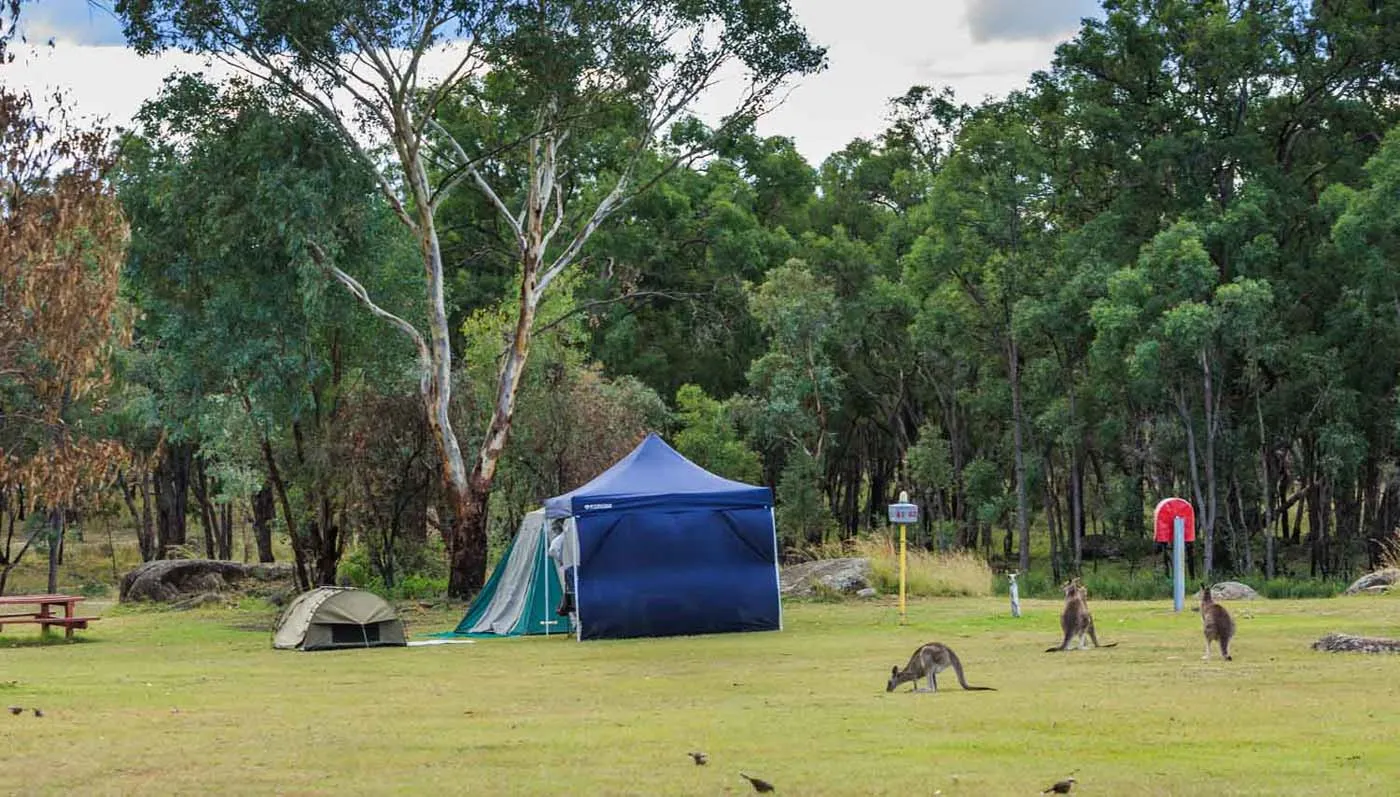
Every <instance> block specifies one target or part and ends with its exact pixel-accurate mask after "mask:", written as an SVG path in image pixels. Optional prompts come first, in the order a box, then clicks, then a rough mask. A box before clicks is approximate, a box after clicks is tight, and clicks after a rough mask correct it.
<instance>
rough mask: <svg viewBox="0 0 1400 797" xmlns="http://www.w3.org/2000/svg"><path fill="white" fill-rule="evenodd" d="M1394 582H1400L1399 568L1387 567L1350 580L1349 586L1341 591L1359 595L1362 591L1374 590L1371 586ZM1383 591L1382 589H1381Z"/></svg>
mask: <svg viewBox="0 0 1400 797" xmlns="http://www.w3.org/2000/svg"><path fill="white" fill-rule="evenodd" d="M1396 582H1400V568H1395V567H1387V568H1386V569H1384V570H1377V571H1376V572H1374V573H1367V574H1366V575H1364V576H1362V577H1361V578H1358V579H1357V580H1355V581H1353V582H1351V586H1350V587H1347V588H1346V589H1345V590H1343V591H1342V594H1343V595H1359V594H1361V593H1362V592H1374V591H1373V590H1372V589H1371V588H1372V587H1390V586H1393V585H1394V584H1395V583H1396ZM1382 591H1383V590H1382Z"/></svg>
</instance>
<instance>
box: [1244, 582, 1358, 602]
mask: <svg viewBox="0 0 1400 797" xmlns="http://www.w3.org/2000/svg"><path fill="white" fill-rule="evenodd" d="M1346 588H1347V583H1346V582H1345V581H1336V580H1333V579H1325V578H1271V579H1269V580H1268V581H1265V582H1264V585H1263V586H1262V587H1260V588H1259V594H1260V595H1262V596H1264V597H1266V598H1332V597H1336V596H1337V595H1340V594H1341V593H1342V590H1345V589H1346Z"/></svg>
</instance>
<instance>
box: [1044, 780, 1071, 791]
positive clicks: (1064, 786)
mask: <svg viewBox="0 0 1400 797" xmlns="http://www.w3.org/2000/svg"><path fill="white" fill-rule="evenodd" d="M1072 788H1074V778H1065V779H1064V780H1062V781H1060V782H1059V783H1056V784H1055V785H1054V786H1051V787H1050V788H1048V789H1046V790H1045V791H1042V792H1041V794H1069V790H1070V789H1072Z"/></svg>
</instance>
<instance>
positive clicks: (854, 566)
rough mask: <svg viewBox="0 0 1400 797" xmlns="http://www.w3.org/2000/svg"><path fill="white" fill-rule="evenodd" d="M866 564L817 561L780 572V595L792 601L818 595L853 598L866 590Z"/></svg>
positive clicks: (858, 560)
mask: <svg viewBox="0 0 1400 797" xmlns="http://www.w3.org/2000/svg"><path fill="white" fill-rule="evenodd" d="M871 578H872V571H871V569H870V560H869V559H864V558H859V557H856V558H846V559H818V560H816V561H814V562H802V563H801V564H795V565H791V566H789V567H785V568H783V569H782V572H781V573H780V574H779V582H780V584H781V592H782V594H784V595H792V596H794V597H810V596H811V595H814V594H816V593H818V592H836V593H840V594H842V595H855V594H857V593H859V592H860V591H861V590H863V589H865V588H866V587H869V586H870V580H871Z"/></svg>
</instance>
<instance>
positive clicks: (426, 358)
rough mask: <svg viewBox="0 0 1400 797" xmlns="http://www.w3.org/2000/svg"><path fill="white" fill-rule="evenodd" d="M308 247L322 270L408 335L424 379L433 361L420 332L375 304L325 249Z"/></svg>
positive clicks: (311, 244)
mask: <svg viewBox="0 0 1400 797" xmlns="http://www.w3.org/2000/svg"><path fill="white" fill-rule="evenodd" d="M308 247H309V249H310V251H311V259H312V260H315V261H316V265H318V266H320V267H321V269H322V270H323V271H325V272H326V273H327V274H329V275H331V276H332V277H334V278H335V279H336V281H337V282H339V283H340V284H342V285H344V286H345V288H346V289H347V290H349V291H350V293H351V294H353V295H354V296H355V298H356V299H359V300H360V303H361V304H363V305H364V306H365V307H367V308H368V309H369V311H370V312H371V313H373V314H375V315H377V316H379V317H380V318H382V319H384V320H385V321H388V322H389V323H391V324H393V325H394V326H396V327H398V328H399V329H400V330H401V331H402V332H403V333H404V334H405V335H408V337H409V338H410V339H411V340H412V341H413V345H414V346H415V347H417V349H418V362H419V364H420V365H422V366H423V379H425V380H426V379H427V378H428V375H429V374H430V373H431V370H432V364H433V361H432V357H431V355H430V354H429V351H428V344H427V342H426V341H425V340H423V335H422V333H420V332H419V331H418V330H417V329H416V328H415V327H414V326H413V325H412V324H410V323H408V322H407V321H405V320H403V319H402V318H399V317H398V316H396V315H394V314H393V313H391V312H389V311H388V310H385V309H384V308H382V307H380V306H379V305H377V304H375V303H374V300H372V299H370V298H369V291H367V290H365V286H363V285H361V284H360V281H359V280H357V279H355V278H354V277H352V276H350V275H349V274H346V273H345V272H344V271H342V270H341V269H340V268H338V267H337V266H335V265H334V264H333V263H331V262H330V260H329V258H327V257H326V253H325V251H324V250H323V249H321V247H320V245H319V244H317V243H315V242H312V243H310V244H308Z"/></svg>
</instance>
